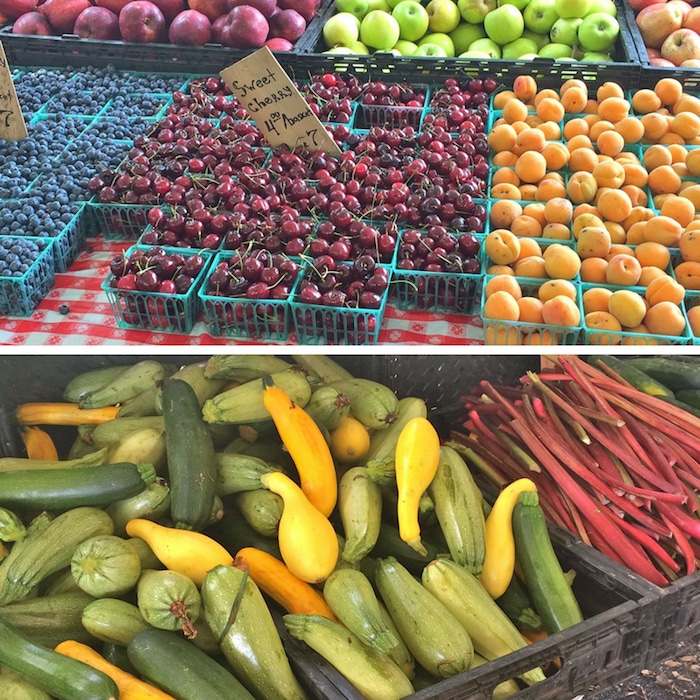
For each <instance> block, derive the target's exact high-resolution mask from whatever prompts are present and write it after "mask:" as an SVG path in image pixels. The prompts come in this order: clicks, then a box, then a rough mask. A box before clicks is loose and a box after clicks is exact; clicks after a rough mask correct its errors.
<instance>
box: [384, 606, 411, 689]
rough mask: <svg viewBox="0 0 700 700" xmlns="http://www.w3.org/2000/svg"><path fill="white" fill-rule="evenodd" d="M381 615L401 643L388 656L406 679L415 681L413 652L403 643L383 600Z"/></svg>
mask: <svg viewBox="0 0 700 700" xmlns="http://www.w3.org/2000/svg"><path fill="white" fill-rule="evenodd" d="M379 613H380V614H381V616H382V620H384V624H385V625H386V626H387V628H388V629H390V630H391V633H392V634H393V635H394V637H396V639H397V640H398V642H399V643H398V644H397V645H396V646H395V647H394V648H393V649H391V650H390V651H389V653H388V654H387V656H388V657H389V658H390V659H391V660H392V661H393V662H394V663H395V664H396V665H397V666H398V667H399V668H400V669H401V670H402V671H403V673H404V675H405V676H406V678H408V679H409V680H413V678H414V677H415V675H416V662H415V660H414V658H413V655H412V654H411V651H410V650H409V648H408V647H407V646H406V642H404V641H403V638H402V637H401V634H400V633H399V630H398V629H397V627H396V625H395V624H394V621H393V620H392V619H391V615H389V611H388V610H387V609H386V605H384V603H382V601H381V600H379Z"/></svg>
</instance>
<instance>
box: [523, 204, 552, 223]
mask: <svg viewBox="0 0 700 700" xmlns="http://www.w3.org/2000/svg"><path fill="white" fill-rule="evenodd" d="M523 214H525V215H526V216H531V217H532V218H533V219H536V220H537V221H538V222H539V223H540V225H541V226H544V225H545V224H546V223H547V219H545V218H544V202H528V203H527V204H526V205H525V206H524V207H523Z"/></svg>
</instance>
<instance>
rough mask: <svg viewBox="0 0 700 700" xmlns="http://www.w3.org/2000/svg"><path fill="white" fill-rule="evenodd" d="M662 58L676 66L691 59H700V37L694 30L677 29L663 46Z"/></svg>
mask: <svg viewBox="0 0 700 700" xmlns="http://www.w3.org/2000/svg"><path fill="white" fill-rule="evenodd" d="M661 56H662V57H663V58H665V59H666V60H668V61H671V63H673V65H674V66H680V65H681V63H683V61H687V60H688V59H689V58H700V35H699V34H698V33H697V32H694V31H693V30H692V29H676V30H675V31H673V32H671V33H670V34H669V35H668V36H667V37H666V39H665V40H664V43H663V44H662V45H661Z"/></svg>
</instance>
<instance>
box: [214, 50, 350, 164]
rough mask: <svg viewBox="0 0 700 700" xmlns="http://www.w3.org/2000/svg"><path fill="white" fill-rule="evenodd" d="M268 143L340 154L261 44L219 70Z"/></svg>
mask: <svg viewBox="0 0 700 700" xmlns="http://www.w3.org/2000/svg"><path fill="white" fill-rule="evenodd" d="M220 75H221V77H222V78H223V79H224V81H225V82H226V84H227V85H228V86H229V87H230V88H231V92H233V94H234V95H235V96H236V97H237V98H238V99H239V100H240V102H241V104H242V105H243V106H244V107H245V108H246V109H247V110H248V112H249V113H250V115H251V117H252V119H253V120H254V121H255V123H256V124H257V125H258V128H259V129H260V130H261V131H262V132H263V134H264V135H265V137H266V138H267V140H268V141H269V143H270V145H271V146H272V147H273V148H274V147H275V146H281V145H282V144H286V145H287V146H289V147H290V148H295V147H297V146H302V147H303V148H307V149H308V150H310V151H324V152H325V153H334V154H336V155H339V154H340V149H339V148H338V145H337V144H336V142H335V141H334V140H333V137H332V136H331V135H330V134H329V133H328V132H327V131H326V128H325V127H324V126H323V124H322V123H321V120H320V119H319V118H318V117H317V116H316V115H315V114H314V113H313V112H312V111H311V110H310V109H309V105H308V104H307V103H306V100H305V99H304V97H303V96H302V94H301V93H300V92H299V90H297V88H296V87H295V86H294V83H293V82H292V81H291V80H290V78H289V76H288V75H287V74H286V73H285V71H284V69H283V68H282V66H280V64H279V63H278V61H277V59H276V58H275V57H274V55H273V54H272V52H271V51H270V49H268V48H267V47H266V46H264V47H263V48H262V49H260V50H258V51H256V52H255V53H252V54H250V56H246V57H245V58H243V59H241V60H240V61H238V62H237V63H234V64H233V65H231V66H229V67H228V68H225V69H224V70H222V71H221V73H220Z"/></svg>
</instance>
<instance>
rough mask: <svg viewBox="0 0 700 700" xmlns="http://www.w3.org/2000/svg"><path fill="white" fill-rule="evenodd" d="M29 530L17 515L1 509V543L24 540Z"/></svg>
mask: <svg viewBox="0 0 700 700" xmlns="http://www.w3.org/2000/svg"><path fill="white" fill-rule="evenodd" d="M26 532H27V528H26V527H25V525H24V523H23V522H22V521H21V520H20V517H19V516H18V515H17V513H14V512H13V511H11V510H8V509H7V508H0V542H16V541H17V540H21V539H23V538H24V536H25V534H26Z"/></svg>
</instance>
